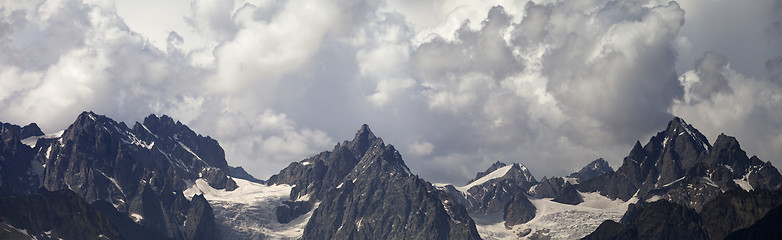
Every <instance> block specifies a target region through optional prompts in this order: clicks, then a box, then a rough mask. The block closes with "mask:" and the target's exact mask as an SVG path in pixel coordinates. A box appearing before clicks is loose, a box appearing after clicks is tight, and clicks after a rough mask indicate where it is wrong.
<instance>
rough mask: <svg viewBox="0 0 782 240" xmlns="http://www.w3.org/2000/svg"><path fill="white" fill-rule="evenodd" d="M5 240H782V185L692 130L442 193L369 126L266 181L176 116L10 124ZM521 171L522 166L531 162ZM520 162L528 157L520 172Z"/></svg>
mask: <svg viewBox="0 0 782 240" xmlns="http://www.w3.org/2000/svg"><path fill="white" fill-rule="evenodd" d="M0 139H1V140H2V144H0V229H2V230H3V231H0V238H1V239H177V240H179V239H183V240H184V239H188V240H189V239H520V238H521V239H575V238H582V237H583V238H586V239H639V238H643V239H723V238H725V239H761V238H767V237H769V236H779V235H774V233H776V232H778V230H777V229H780V228H779V227H780V226H779V225H780V221H779V216H780V210H779V208H780V205H782V190H780V189H782V175H780V174H779V171H778V170H777V169H776V168H775V167H774V166H773V165H772V164H771V163H770V162H764V161H761V160H760V159H759V158H757V157H755V156H752V157H748V156H747V154H746V152H744V151H743V150H742V149H741V146H740V145H739V143H738V141H737V140H736V139H735V138H733V137H730V136H726V135H724V134H721V135H719V136H718V137H717V139H716V141H715V142H714V143H713V145H712V144H710V143H709V142H708V140H707V138H706V137H705V136H704V135H703V134H701V133H700V132H699V131H698V130H697V129H696V128H694V127H693V126H692V125H690V124H687V123H686V122H685V121H684V120H683V119H681V118H674V119H673V120H671V121H670V122H669V123H668V125H667V126H666V128H665V129H664V130H663V131H661V132H658V133H657V134H656V135H654V136H652V137H651V138H650V139H649V141H648V142H647V143H646V144H645V145H641V143H640V141H639V142H636V143H635V145H634V147H633V148H632V149H631V150H630V152H629V154H628V155H627V156H626V157H625V158H624V159H623V161H622V165H621V166H620V167H619V168H618V169H616V171H614V169H613V168H611V167H610V166H609V164H608V162H607V161H606V160H604V159H602V158H600V159H596V160H594V161H592V162H590V163H589V164H587V165H586V166H584V167H583V168H582V169H580V170H579V171H576V172H573V173H572V174H569V175H567V176H563V177H557V176H551V177H543V178H542V179H539V180H538V179H536V178H535V177H534V176H533V175H532V173H531V171H530V170H529V169H527V168H526V167H525V166H524V165H523V164H522V163H520V162H511V163H504V162H501V161H497V162H495V163H493V164H492V165H491V166H489V167H488V168H487V169H486V170H485V171H481V172H478V173H477V174H476V176H475V177H474V178H473V179H471V180H469V181H468V182H466V183H465V185H453V184H440V183H437V184H432V183H430V182H427V181H426V180H424V179H422V178H420V177H419V176H418V175H416V174H414V173H413V172H412V171H411V170H410V169H409V168H408V167H407V165H406V164H405V162H404V160H403V158H402V155H401V154H400V153H399V151H397V150H396V148H395V147H394V146H393V145H391V144H386V143H385V142H384V141H383V139H381V138H379V137H377V136H375V134H374V133H373V132H372V131H371V130H370V128H369V126H367V125H363V126H361V127H360V128H359V130H358V131H357V132H356V134H355V136H354V138H353V139H352V140H348V141H344V142H341V143H337V144H336V145H335V146H334V148H333V149H332V150H331V151H324V152H321V153H319V154H316V155H315V156H312V157H310V158H307V159H303V160H301V161H295V162H292V163H290V164H289V165H288V166H287V167H285V168H284V169H281V170H280V172H279V173H278V174H275V175H273V176H271V177H270V178H269V179H266V180H259V179H256V178H255V177H253V176H252V175H251V174H249V173H247V172H246V171H245V170H244V169H243V168H242V167H240V166H229V165H228V161H227V160H226V158H225V153H224V151H223V149H222V147H220V145H219V144H218V142H217V141H216V140H215V139H212V138H211V137H209V136H202V135H199V134H197V133H195V132H194V131H192V130H191V129H190V128H189V127H187V126H186V125H184V124H182V123H180V122H178V121H175V120H173V119H171V118H170V117H168V116H165V115H163V116H156V115H150V116H148V117H146V118H145V119H144V121H143V123H138V122H137V123H134V124H133V125H132V127H129V126H128V125H126V124H125V123H123V122H116V121H114V120H112V119H110V118H108V117H106V116H102V115H98V114H95V113H92V112H84V113H82V114H80V115H79V116H78V117H77V118H76V120H75V121H74V123H73V124H71V125H70V126H69V127H68V128H67V129H65V130H64V131H62V132H59V133H54V134H45V133H44V132H43V131H41V129H40V128H39V127H38V126H37V125H36V124H35V123H31V124H28V125H26V126H24V127H22V126H18V125H14V124H9V123H0ZM519 160H521V159H519ZM519 160H515V161H519Z"/></svg>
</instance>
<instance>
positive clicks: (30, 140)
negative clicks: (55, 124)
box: [22, 130, 65, 147]
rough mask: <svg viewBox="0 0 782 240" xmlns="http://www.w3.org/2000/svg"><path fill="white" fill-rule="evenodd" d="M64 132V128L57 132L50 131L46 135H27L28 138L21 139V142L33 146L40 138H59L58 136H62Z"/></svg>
mask: <svg viewBox="0 0 782 240" xmlns="http://www.w3.org/2000/svg"><path fill="white" fill-rule="evenodd" d="M64 132H65V130H62V131H59V132H55V133H50V134H46V135H43V136H32V137H28V138H25V139H22V143H24V145H27V146H30V147H35V143H36V142H38V139H41V138H43V139H54V138H60V137H62V134H63V133H64Z"/></svg>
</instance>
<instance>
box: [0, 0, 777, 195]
mask: <svg viewBox="0 0 782 240" xmlns="http://www.w3.org/2000/svg"><path fill="white" fill-rule="evenodd" d="M2 6H3V8H1V9H0V51H1V52H3V53H4V54H0V118H2V121H9V122H15V123H19V124H24V123H27V122H32V121H35V122H38V123H39V125H41V126H42V127H43V128H44V129H45V130H47V131H56V130H61V129H63V128H65V127H67V126H68V124H70V123H71V121H72V120H73V118H74V117H75V116H76V115H77V114H78V113H79V112H81V111H84V110H93V111H96V112H99V113H102V114H107V115H109V116H111V117H114V118H116V119H118V120H122V121H137V120H139V119H141V118H143V117H144V116H147V115H148V114H149V113H156V114H168V115H171V116H172V117H174V118H175V119H177V120H180V121H182V122H184V123H186V124H188V125H189V126H191V127H192V128H193V129H195V130H196V131H198V132H199V133H203V134H208V135H211V136H213V137H214V138H216V139H218V140H219V141H220V143H221V145H222V146H223V147H224V148H225V149H226V155H227V158H228V159H229V163H230V164H232V165H245V166H246V168H247V169H249V170H250V171H251V172H252V173H254V174H256V175H258V177H260V178H265V177H268V176H269V175H271V174H272V173H274V172H276V171H278V170H279V169H280V168H282V167H283V166H285V165H287V163H288V162H290V161H296V160H300V159H302V158H305V157H307V156H310V155H312V154H314V153H317V152H319V151H323V150H329V149H330V148H331V146H332V145H333V144H334V143H335V142H334V141H337V140H344V139H350V138H352V134H353V131H355V130H356V129H357V128H358V126H360V124H362V123H368V124H370V126H372V129H373V130H375V132H376V134H377V135H378V136H381V137H383V138H384V139H385V140H386V142H387V143H391V144H395V145H398V146H407V150H408V151H409V153H410V154H409V155H405V156H404V157H405V159H406V161H407V163H408V166H410V167H411V169H412V170H413V171H414V172H416V173H419V174H421V176H423V177H425V178H427V179H431V180H433V181H439V182H442V181H446V182H448V181H450V182H457V183H460V182H464V181H466V179H469V178H471V177H473V176H474V174H475V172H477V171H479V170H483V168H485V167H486V166H488V165H489V164H490V163H492V162H494V161H497V160H501V161H505V162H521V163H524V164H525V165H527V166H528V167H530V168H531V169H532V171H533V173H534V174H536V175H539V176H542V175H547V176H551V175H563V174H567V173H568V172H569V171H574V170H577V169H578V168H580V167H581V166H582V165H583V164H585V163H587V162H589V161H591V160H593V159H595V158H598V157H604V158H606V159H607V160H609V161H610V162H612V163H614V164H617V163H619V162H620V161H621V158H622V157H623V156H624V155H626V154H627V152H628V151H629V149H630V147H631V145H632V144H633V143H634V142H635V140H641V141H642V142H643V141H645V140H646V139H643V138H644V137H645V136H648V135H650V134H652V133H654V132H655V131H658V130H660V129H661V128H663V127H664V126H665V123H666V122H667V121H668V120H670V119H671V117H672V115H674V114H675V115H680V116H683V117H685V119H687V120H688V122H690V123H693V124H695V125H696V127H697V128H699V129H701V130H703V131H704V132H706V133H707V135H708V136H709V137H710V138H714V137H716V134H717V132H719V131H726V132H727V133H728V134H731V132H733V134H732V135H736V136H737V137H739V139H740V140H741V141H742V146H744V147H746V149H749V151H748V152H750V154H758V155H760V156H761V157H762V158H763V159H764V160H775V159H781V158H780V157H779V156H782V152H779V151H778V150H776V146H779V145H780V143H782V134H780V132H781V131H780V130H779V129H780V126H778V125H779V124H778V123H779V122H781V121H782V116H779V113H780V112H782V111H779V110H780V109H779V102H780V101H782V100H780V94H779V88H780V87H781V86H782V80H779V76H780V75H781V74H779V72H780V70H779V69H782V67H779V66H782V64H779V62H782V61H780V60H778V59H779V57H780V56H782V49H779V47H780V45H778V44H775V43H777V42H778V41H775V40H778V39H780V38H781V37H782V34H778V33H779V32H780V31H777V30H778V29H777V28H775V27H774V26H775V25H774V23H776V22H778V21H779V19H782V15H780V14H779V12H782V11H776V12H774V11H773V10H774V9H779V8H780V7H782V6H780V4H779V3H776V2H775V1H773V0H764V1H756V2H752V3H742V4H737V3H734V2H731V1H727V0H718V1H703V0H695V1H686V2H682V3H681V5H679V4H677V3H676V2H671V3H668V2H667V1H645V0H632V1H608V0H596V1H555V0H551V1H549V0H546V1H536V2H535V3H533V2H531V1H477V2H476V1H465V0H444V1H440V0H438V1H409V0H388V1H380V0H378V1H352V0H332V1H315V0H293V1H268V0H253V1H243V0H235V1H212V0H192V1H185V0H179V1H174V2H167V3H157V2H155V3H152V2H149V1H134V2H128V1H119V2H117V3H114V2H113V1H81V0H57V1H55V0H40V1H21V2H17V1H12V2H8V1H5V2H3V4H2ZM147 10H148V11H147ZM714 12H720V13H724V15H714V14H712V13H714ZM724 16H735V17H724ZM747 16H757V17H747ZM745 49H746V50H745ZM708 51H714V52H715V53H714V54H706V55H704V53H705V52H708ZM704 56H705V57H704ZM701 58H702V60H699V59H701ZM745 141H746V143H745ZM435 146H436V147H435ZM777 161H779V160H777ZM775 164H777V162H775ZM777 165H782V163H778V164H777Z"/></svg>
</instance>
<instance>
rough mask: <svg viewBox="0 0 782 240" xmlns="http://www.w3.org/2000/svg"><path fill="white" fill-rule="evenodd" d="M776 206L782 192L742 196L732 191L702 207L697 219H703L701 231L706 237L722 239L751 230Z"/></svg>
mask: <svg viewBox="0 0 782 240" xmlns="http://www.w3.org/2000/svg"><path fill="white" fill-rule="evenodd" d="M780 205H782V190H777V191H768V190H754V191H752V192H745V191H744V190H741V189H734V190H731V191H728V192H726V193H725V194H722V195H720V196H719V197H717V198H716V199H714V200H713V201H711V202H708V203H706V204H705V205H704V206H703V208H702V210H701V212H700V216H701V219H703V228H704V229H705V230H706V232H707V233H708V234H709V237H710V238H711V239H723V238H724V237H725V236H727V235H728V234H730V233H731V232H734V231H737V230H739V229H742V228H747V227H750V226H752V224H754V223H755V222H757V221H758V220H760V219H761V218H763V217H764V216H766V215H768V213H769V212H770V211H771V210H772V209H775V208H779V207H780ZM777 224H779V223H777ZM777 226H779V225H777Z"/></svg>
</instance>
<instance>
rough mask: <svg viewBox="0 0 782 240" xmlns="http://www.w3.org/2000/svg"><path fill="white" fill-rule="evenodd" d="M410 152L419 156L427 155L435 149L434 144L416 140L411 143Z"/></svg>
mask: <svg viewBox="0 0 782 240" xmlns="http://www.w3.org/2000/svg"><path fill="white" fill-rule="evenodd" d="M409 151H410V154H413V155H417V156H426V155H429V154H432V151H434V144H432V143H430V142H427V141H415V142H413V143H412V144H410V148H409Z"/></svg>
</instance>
